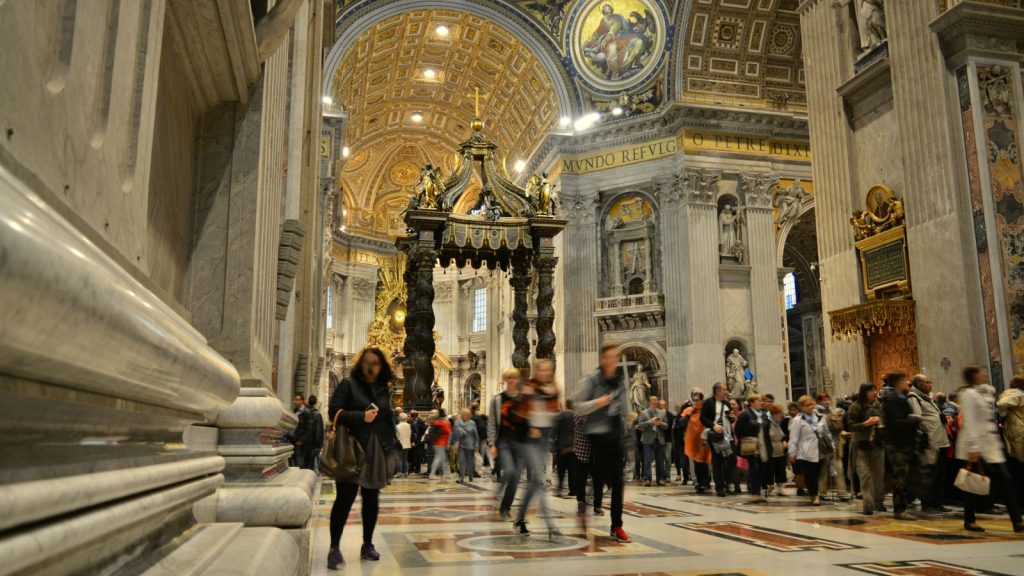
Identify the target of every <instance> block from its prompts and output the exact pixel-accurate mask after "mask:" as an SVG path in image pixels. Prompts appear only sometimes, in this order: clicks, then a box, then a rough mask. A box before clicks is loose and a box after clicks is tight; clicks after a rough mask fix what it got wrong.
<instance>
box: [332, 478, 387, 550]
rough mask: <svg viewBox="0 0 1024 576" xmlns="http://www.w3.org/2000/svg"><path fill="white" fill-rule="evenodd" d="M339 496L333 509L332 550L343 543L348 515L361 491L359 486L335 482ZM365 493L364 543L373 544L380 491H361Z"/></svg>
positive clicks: (364, 489)
mask: <svg viewBox="0 0 1024 576" xmlns="http://www.w3.org/2000/svg"><path fill="white" fill-rule="evenodd" d="M334 486H335V487H336V488H337V491H338V495H337V498H335V500H334V506H332V507H331V548H337V547H338V545H339V544H340V543H341V533H342V532H343V531H344V530H345V523H346V522H348V514H349V512H351V511H352V504H353V503H354V502H355V501H356V493H357V492H359V491H360V488H359V484H353V483H351V482H342V481H340V480H335V481H334ZM361 490H362V492H363V510H362V512H363V543H364V544H370V543H372V542H373V530H374V529H375V528H376V527H377V513H378V511H379V510H380V490H368V489H366V488H362V489H361Z"/></svg>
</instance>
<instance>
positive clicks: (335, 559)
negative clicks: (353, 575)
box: [327, 548, 345, 570]
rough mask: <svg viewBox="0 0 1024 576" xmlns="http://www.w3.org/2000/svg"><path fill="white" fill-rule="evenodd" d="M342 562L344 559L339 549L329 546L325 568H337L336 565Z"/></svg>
mask: <svg viewBox="0 0 1024 576" xmlns="http://www.w3.org/2000/svg"><path fill="white" fill-rule="evenodd" d="M344 563H345V559H344V558H342V556H341V550H338V549H337V548H331V551H330V552H328V553H327V569H328V570H337V569H338V566H339V565H341V564H344Z"/></svg>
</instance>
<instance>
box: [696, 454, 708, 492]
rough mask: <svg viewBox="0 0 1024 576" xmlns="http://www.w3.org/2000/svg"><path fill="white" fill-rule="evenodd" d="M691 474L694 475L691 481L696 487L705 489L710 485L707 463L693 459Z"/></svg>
mask: <svg viewBox="0 0 1024 576" xmlns="http://www.w3.org/2000/svg"><path fill="white" fill-rule="evenodd" d="M693 475H694V476H695V478H694V479H693V482H694V484H695V485H696V486H697V487H698V488H700V489H702V490H707V489H708V488H710V487H711V471H710V470H708V465H707V464H705V463H704V462H696V461H695V462H694V463H693Z"/></svg>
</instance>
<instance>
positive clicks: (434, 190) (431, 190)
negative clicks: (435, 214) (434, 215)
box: [417, 164, 444, 210]
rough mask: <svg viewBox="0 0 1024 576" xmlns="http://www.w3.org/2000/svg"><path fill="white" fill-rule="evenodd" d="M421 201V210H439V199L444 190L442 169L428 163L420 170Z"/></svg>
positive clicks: (419, 206)
mask: <svg viewBox="0 0 1024 576" xmlns="http://www.w3.org/2000/svg"><path fill="white" fill-rule="evenodd" d="M419 187H420V192H419V203H418V206H417V207H418V208H419V209H420V210H437V201H438V199H439V198H440V197H441V194H442V193H443V192H444V182H443V181H442V179H441V170H439V169H438V168H434V166H433V165H432V164H427V165H426V166H425V167H424V168H423V170H422V171H421V172H420V182H419Z"/></svg>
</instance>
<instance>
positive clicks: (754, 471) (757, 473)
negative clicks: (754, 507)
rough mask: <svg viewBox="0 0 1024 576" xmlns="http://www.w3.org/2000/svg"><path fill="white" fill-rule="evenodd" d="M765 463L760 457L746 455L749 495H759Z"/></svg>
mask: <svg viewBox="0 0 1024 576" xmlns="http://www.w3.org/2000/svg"><path fill="white" fill-rule="evenodd" d="M765 467H766V463H765V462H761V457H760V456H757V455H754V456H747V491H748V492H750V495H751V496H760V495H761V490H763V489H764V478H763V476H764V473H765V470H764V469H765Z"/></svg>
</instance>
